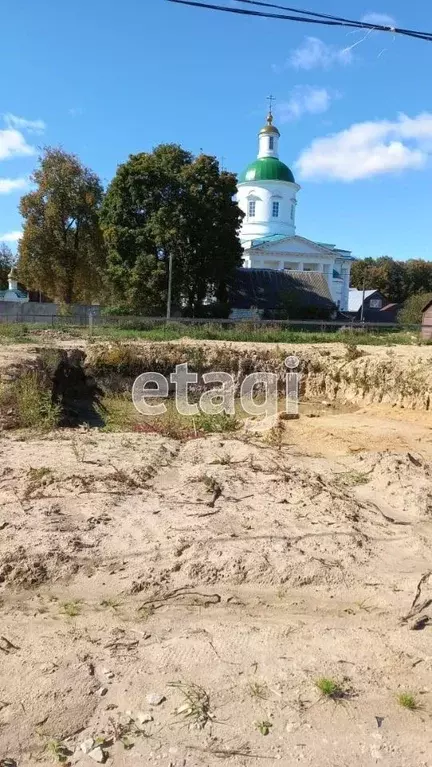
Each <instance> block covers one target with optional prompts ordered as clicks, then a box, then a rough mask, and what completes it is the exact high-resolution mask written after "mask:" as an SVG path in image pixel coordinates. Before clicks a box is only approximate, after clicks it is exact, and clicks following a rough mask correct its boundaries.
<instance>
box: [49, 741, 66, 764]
mask: <svg viewBox="0 0 432 767" xmlns="http://www.w3.org/2000/svg"><path fill="white" fill-rule="evenodd" d="M45 748H46V750H47V751H48V753H49V754H51V756H52V757H53V759H54V760H55V761H56V762H61V763H63V762H67V760H68V757H69V756H70V755H71V754H72V751H71V750H70V749H69V748H68V747H67V746H65V744H64V743H62V742H61V740H57V738H51V740H49V741H48V743H47V744H46V747H45Z"/></svg>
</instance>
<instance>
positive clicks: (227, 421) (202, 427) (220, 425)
mask: <svg viewBox="0 0 432 767" xmlns="http://www.w3.org/2000/svg"><path fill="white" fill-rule="evenodd" d="M194 421H195V426H196V428H197V429H198V431H203V432H205V433H206V434H214V433H223V432H227V431H236V430H237V429H238V428H239V426H240V422H239V420H238V419H237V418H236V417H235V416H233V415H228V413H221V415H207V414H206V413H200V414H199V415H197V416H196V418H194Z"/></svg>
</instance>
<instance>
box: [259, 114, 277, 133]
mask: <svg viewBox="0 0 432 767" xmlns="http://www.w3.org/2000/svg"><path fill="white" fill-rule="evenodd" d="M259 134H260V136H262V135H263V134H270V135H271V136H272V135H273V136H280V133H279V131H278V129H277V128H276V127H275V126H274V125H273V115H272V113H271V112H269V113H268V115H267V125H265V126H264V128H261V130H260V132H259Z"/></svg>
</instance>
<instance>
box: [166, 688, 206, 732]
mask: <svg viewBox="0 0 432 767" xmlns="http://www.w3.org/2000/svg"><path fill="white" fill-rule="evenodd" d="M169 686H170V687H174V688H175V689H176V690H178V691H179V692H180V693H181V694H182V696H183V698H184V701H185V702H184V703H183V704H182V705H181V706H177V708H176V709H175V714H176V715H178V716H181V717H182V718H183V719H184V720H185V721H187V722H190V724H191V725H192V726H194V727H196V728H198V729H200V730H201V729H203V727H205V726H206V724H207V722H208V721H213V719H214V716H213V714H212V713H211V711H210V697H209V694H208V693H207V692H206V690H204V688H203V687H200V685H198V684H194V683H191V684H188V683H186V682H172V683H171V684H170V685H169Z"/></svg>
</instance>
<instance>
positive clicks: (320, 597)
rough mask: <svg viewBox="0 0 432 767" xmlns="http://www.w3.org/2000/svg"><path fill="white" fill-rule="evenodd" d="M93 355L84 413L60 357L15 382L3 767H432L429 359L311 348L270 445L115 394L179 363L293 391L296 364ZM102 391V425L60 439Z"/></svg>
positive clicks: (168, 353)
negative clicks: (56, 369)
mask: <svg viewBox="0 0 432 767" xmlns="http://www.w3.org/2000/svg"><path fill="white" fill-rule="evenodd" d="M10 348H11V347H8V350H9V351H8V354H9V353H10ZM89 351H90V354H89V359H88V368H87V370H86V373H87V376H88V379H86V386H85V387H84V389H82V388H81V389H79V387H78V389H76V390H75V389H74V392H75V394H74V397H72V398H66V399H65V398H61V397H60V398H58V401H56V402H53V400H52V397H51V393H50V391H49V385H48V382H49V381H50V380H52V376H53V360H58V357H56V356H51V357H50V356H49V355H48V356H45V357H43V358H42V360H38V361H35V358H34V355H33V357H32V359H31V360H30V362H31V369H29V367H28V365H29V361H28V360H23V361H22V362H20V363H19V364H23V365H24V368H21V367H19V365H18V367H17V368H16V373H17V375H18V379H15V381H16V380H20V381H23V380H25V381H26V384H25V386H27V379H26V378H25V375H24V376H23V373H26V374H28V375H30V376H32V379H31V380H32V385H31V387H30V390H31V392H32V395H31V396H29V395H26V397H24V399H22V398H21V395H20V396H19V397H16V395H15V394H14V391H13V390H14V385H13V384H14V380H13V379H14V371H13V369H12V368H11V367H10V365H9V362H8V366H7V371H6V372H5V374H4V377H3V396H4V397H5V398H6V399H4V400H3V402H7V412H5V405H4V404H2V406H1V407H2V410H1V416H2V419H3V425H4V427H6V428H5V429H4V431H3V432H1V433H0V600H1V602H0V610H1V616H2V625H1V630H0V659H1V667H0V759H3V761H2V762H1V764H2V767H3V765H7V764H10V765H11V767H14V764H16V765H19V767H29V766H30V765H35V764H40V765H45V764H46V765H49V764H53V763H56V762H57V763H63V764H67V763H71V764H81V763H82V764H83V766H84V765H85V764H92V763H94V761H97V762H101V763H102V762H107V763H108V764H112V765H114V766H115V767H135V765H137V764H141V763H142V764H161V765H164V766H165V767H169V765H171V767H201V766H202V765H209V767H213V766H214V765H218V764H220V763H221V761H223V762H224V763H226V764H229V765H233V766H234V765H238V766H240V765H261V764H263V765H264V764H268V763H269V762H273V761H275V762H276V761H278V762H279V763H280V764H284V765H285V764H286V765H288V764H295V763H297V762H300V763H303V764H305V765H310V767H312V765H316V764H320V765H323V767H326V766H327V767H335V765H345V764H349V765H352V766H353V767H363V765H367V764H375V763H377V762H378V763H379V762H381V763H382V764H383V765H385V764H392V765H393V764H394V765H395V767H396V765H397V767H413V765H415V766H416V767H429V765H430V753H429V747H430V743H429V741H430V738H429V736H428V732H429V730H430V723H431V714H432V693H431V690H432V661H431V653H430V644H431V631H432V560H431V550H432V420H431V414H430V412H429V410H428V408H427V407H425V405H427V404H428V400H427V397H428V396H429V391H428V386H429V382H430V376H429V377H428V375H427V373H428V371H429V370H430V364H431V359H432V354H429V356H428V354H426V353H424V354H423V355H419V356H416V355H411V356H408V357H407V356H404V355H401V356H399V353H398V352H396V354H395V355H393V356H388V355H387V354H386V352H385V350H384V351H383V352H382V353H381V354H379V355H378V354H368V353H365V354H353V352H352V351H347V350H346V349H345V348H344V347H342V346H341V347H338V349H337V350H335V351H334V352H332V353H331V354H330V355H326V354H324V353H322V352H321V351H320V350H316V349H315V350H313V349H308V350H305V352H304V354H302V369H303V372H304V376H305V378H304V383H303V391H304V395H308V396H309V397H311V396H312V395H313V396H314V399H313V401H311V402H310V403H309V405H308V406H307V407H306V406H305V409H304V410H303V411H302V414H301V416H300V418H299V419H298V420H289V421H282V420H280V421H279V423H278V427H277V434H275V435H273V438H271V439H268V435H267V437H263V436H262V435H259V434H256V433H254V430H253V421H252V423H249V424H246V425H245V424H244V423H242V422H240V423H238V422H237V419H236V423H235V427H234V428H233V430H232V431H230V428H231V426H234V424H233V423H232V422H231V421H230V422H226V423H224V422H220V421H217V420H214V421H213V420H211V419H210V421H207V422H202V423H200V424H199V426H198V427H197V425H195V427H194V428H191V427H189V429H188V430H186V427H185V425H184V424H182V423H180V422H174V421H173V417H172V414H171V415H170V419H168V421H167V422H166V423H165V425H164V424H160V425H159V426H158V429H157V430H156V431H157V433H149V432H148V430H147V429H146V430H144V428H142V427H143V422H137V421H136V420H134V417H133V416H132V414H131V410H130V408H129V407H128V403H127V399H126V398H125V397H124V395H123V394H122V390H123V389H124V388H126V385H127V382H128V380H129V379H130V378H131V377H132V376H133V375H134V374H135V373H136V372H142V370H143V365H145V364H150V362H151V363H152V366H153V368H154V367H155V365H158V366H159V369H160V370H161V371H163V370H168V369H169V366H170V365H172V363H173V361H174V360H175V361H177V362H181V361H185V360H184V356H185V355H187V354H190V356H189V361H190V360H191V356H192V357H193V362H190V364H191V367H193V366H194V365H196V367H198V368H199V369H200V370H201V371H202V370H204V369H207V366H209V365H210V364H213V362H214V361H215V360H216V361H217V362H218V364H219V366H220V365H221V364H222V363H223V364H224V365H225V366H227V367H226V369H228V370H233V372H234V373H235V374H236V375H237V380H240V376H241V375H243V374H244V373H245V372H249V371H251V370H253V369H258V366H259V365H260V364H262V365H263V366H264V369H274V370H275V371H277V370H279V371H280V374H281V375H282V373H283V370H284V368H283V359H284V357H285V356H286V354H287V351H286V350H282V349H279V350H277V351H276V352H275V351H273V352H272V354H270V352H268V353H266V354H264V355H263V358H262V359H260V351H259V350H256V349H255V350H252V351H251V350H249V351H248V350H247V349H240V350H239V351H235V350H233V349H232V348H231V347H222V348H221V349H217V348H215V347H212V346H210V347H206V348H205V349H203V348H201V347H197V348H196V349H193V350H190V349H189V350H188V347H187V346H186V345H180V347H179V346H177V347H176V346H174V345H170V344H168V345H161V346H159V347H157V346H156V345H153V346H152V345H149V346H148V347H139V348H135V347H132V346H131V347H126V349H123V348H121V347H118V346H117V345H114V346H110V347H98V346H95V345H92V346H91V348H90V350H89ZM291 351H292V350H291ZM361 351H363V350H361ZM427 351H429V350H427ZM24 353H27V352H26V351H25V350H24ZM151 355H153V356H151ZM30 356H31V355H30ZM9 359H10V357H8V360H9ZM278 366H280V367H278ZM156 369H157V368H156ZM219 369H220V367H219ZM3 370H5V369H4V368H3ZM0 371H1V360H0ZM332 371H333V378H332ZM75 372H76V371H75ZM368 376H370V378H368ZM380 376H381V377H380ZM78 379H79V375H78V374H77V376H76V377H75V378H74V379H73V380H74V387H75V388H76V387H77V386H78V384H77V381H78ZM336 379H338V380H336ZM80 380H81V379H80ZM371 381H372V383H371ZM35 382H36V385H34V384H35ZM125 382H126V383H125ZM81 383H82V382H81ZM99 386H101V387H102V388H105V389H106V390H108V392H109V396H108V397H105V398H101V401H100V402H99V403H96V405H95V412H97V413H98V414H99V416H100V417H101V423H100V424H99V425H98V426H97V427H95V428H90V427H89V426H86V425H85V424H84V423H82V424H81V426H77V427H76V428H74V429H71V428H56V429H52V428H48V426H50V425H52V424H48V423H47V422H46V413H47V408H46V404H49V406H50V407H52V408H57V410H56V411H55V412H56V419H55V423H61V422H62V420H63V421H64V419H65V417H66V415H67V417H68V418H71V417H72V415H74V414H75V416H76V418H78V417H79V416H82V415H83V412H81V410H80V407H79V403H78V404H77V400H76V397H77V391H78V390H79V391H81V393H82V391H85V392H87V393H88V390H89V387H90V391H91V392H92V397H90V399H89V400H88V401H87V400H86V407H88V405H89V402H90V403H91V406H93V405H94V402H95V397H96V399H97V396H96V395H97V391H98V387H99ZM398 386H399V387H400V389H398V388H397V387H398ZM380 387H381V389H380ZM60 389H61V386H60ZM378 391H382V396H381V400H384V401H385V400H386V397H387V402H389V404H388V405H383V404H382V403H381V404H380V405H379V406H378V405H377V404H366V406H365V403H367V402H368V400H370V401H371V402H374V403H376V402H377V401H379V399H380V398H379V396H378V394H377V392H378ZM93 395H94V396H93ZM11 396H12V399H11ZM13 396H15V399H13ZM336 397H339V398H344V397H346V398H347V399H348V400H349V401H350V402H356V403H357V406H356V407H357V409H354V408H353V407H348V408H342V407H340V409H338V408H333V407H331V401H334V400H335V398H336ZM391 398H393V399H391ZM23 402H24V403H28V402H31V403H32V404H31V408H30V411H31V412H33V413H34V412H37V413H38V414H39V415H38V419H39V421H37V422H36V423H34V422H32V423H24V421H23V420H22V415H23V412H27V404H26V405H25V407H24V405H23ZM41 402H42V403H45V407H42V408H41V407H40V403H41ZM398 402H402V404H405V406H406V407H405V409H401V408H398V407H397V403H398ZM35 403H36V404H35ZM395 405H396V406H395ZM422 406H423V410H419V408H421V407H422ZM416 408H417V409H416ZM49 412H50V411H49ZM85 412H87V411H85ZM65 414H66V415H65ZM312 415H313V416H314V417H313V418H309V417H308V416H312ZM11 426H14V427H15V428H13V429H11V428H10V427H11ZM23 426H27V428H22V427H23ZM30 426H31V428H29V427H30ZM35 426H37V428H35ZM138 427H139V428H138ZM250 427H252V428H250ZM7 759H9V760H12V761H11V762H9V763H8V762H7V761H5V760H7Z"/></svg>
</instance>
